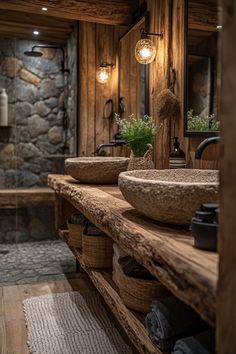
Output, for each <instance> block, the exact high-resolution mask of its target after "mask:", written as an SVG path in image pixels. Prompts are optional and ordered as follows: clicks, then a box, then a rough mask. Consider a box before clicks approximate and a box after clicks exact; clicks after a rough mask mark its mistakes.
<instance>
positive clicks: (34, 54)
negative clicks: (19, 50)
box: [24, 50, 43, 58]
mask: <svg viewBox="0 0 236 354" xmlns="http://www.w3.org/2000/svg"><path fill="white" fill-rule="evenodd" d="M24 54H25V55H27V57H34V58H36V57H41V56H42V55H43V53H41V52H36V51H34V50H29V51H26V52H24Z"/></svg>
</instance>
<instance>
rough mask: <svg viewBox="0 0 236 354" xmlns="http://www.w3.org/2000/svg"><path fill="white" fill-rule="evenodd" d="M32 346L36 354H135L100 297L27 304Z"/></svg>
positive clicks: (68, 296) (58, 297)
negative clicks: (114, 323) (108, 313)
mask: <svg viewBox="0 0 236 354" xmlns="http://www.w3.org/2000/svg"><path fill="white" fill-rule="evenodd" d="M23 306H24V312H25V319H26V325H27V328H28V346H29V350H30V353H36V354H105V353H106V354H132V350H131V349H130V347H128V346H127V345H126V344H125V342H124V340H123V338H122V337H121V335H120V334H119V332H118V331H117V329H116V328H115V326H114V325H113V323H112V322H111V321H110V319H109V318H108V315H107V313H106V311H105V309H104V307H103V305H102V303H101V300H100V298H99V296H98V295H97V294H96V293H93V292H92V293H86V294H83V296H82V295H81V294H79V293H78V292H69V293H61V294H52V295H44V296H39V297H33V298H29V299H26V300H24V302H23Z"/></svg>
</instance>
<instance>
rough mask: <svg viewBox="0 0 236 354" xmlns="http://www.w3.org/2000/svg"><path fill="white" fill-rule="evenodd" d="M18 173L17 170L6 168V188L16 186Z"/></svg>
mask: <svg viewBox="0 0 236 354" xmlns="http://www.w3.org/2000/svg"><path fill="white" fill-rule="evenodd" d="M18 175H19V171H16V170H7V171H6V172H5V187H6V188H14V187H16V183H17V178H18Z"/></svg>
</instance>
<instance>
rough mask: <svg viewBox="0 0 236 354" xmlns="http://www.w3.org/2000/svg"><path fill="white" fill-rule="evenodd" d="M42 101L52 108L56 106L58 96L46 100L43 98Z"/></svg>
mask: <svg viewBox="0 0 236 354" xmlns="http://www.w3.org/2000/svg"><path fill="white" fill-rule="evenodd" d="M44 102H45V104H46V105H47V106H48V107H49V108H51V109H53V108H55V107H57V105H58V98H57V97H50V98H48V99H47V100H45V101H44Z"/></svg>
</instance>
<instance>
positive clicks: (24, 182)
mask: <svg viewBox="0 0 236 354" xmlns="http://www.w3.org/2000/svg"><path fill="white" fill-rule="evenodd" d="M38 182H39V176H37V175H36V174H34V173H32V172H30V171H25V170H23V171H20V173H19V176H18V179H17V183H18V186H19V187H32V186H34V185H36V184H37V183H38Z"/></svg>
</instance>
